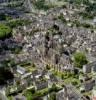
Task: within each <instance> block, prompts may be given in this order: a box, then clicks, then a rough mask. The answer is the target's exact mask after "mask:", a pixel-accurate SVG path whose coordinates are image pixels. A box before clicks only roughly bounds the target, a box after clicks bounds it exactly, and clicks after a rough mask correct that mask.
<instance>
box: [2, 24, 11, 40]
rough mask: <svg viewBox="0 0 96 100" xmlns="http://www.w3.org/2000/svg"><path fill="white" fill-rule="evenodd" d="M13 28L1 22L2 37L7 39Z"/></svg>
mask: <svg viewBox="0 0 96 100" xmlns="http://www.w3.org/2000/svg"><path fill="white" fill-rule="evenodd" d="M11 32H12V29H11V28H10V27H9V26H7V25H5V24H0V39H5V38H7V37H10V36H11Z"/></svg>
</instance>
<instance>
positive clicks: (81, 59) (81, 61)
mask: <svg viewBox="0 0 96 100" xmlns="http://www.w3.org/2000/svg"><path fill="white" fill-rule="evenodd" d="M87 63H88V61H87V58H86V56H85V54H84V53H82V52H76V53H75V54H74V66H75V67H79V68H82V66H83V65H85V64H87Z"/></svg>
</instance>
